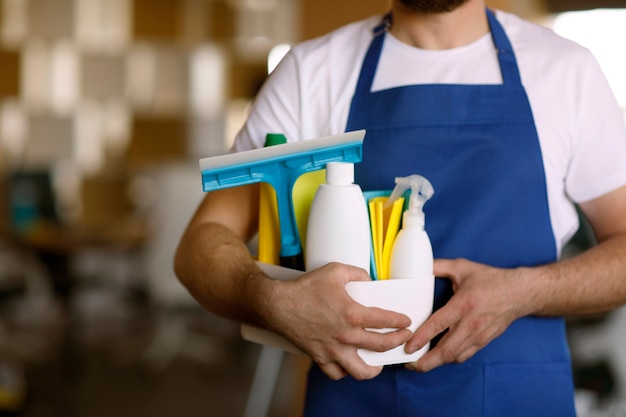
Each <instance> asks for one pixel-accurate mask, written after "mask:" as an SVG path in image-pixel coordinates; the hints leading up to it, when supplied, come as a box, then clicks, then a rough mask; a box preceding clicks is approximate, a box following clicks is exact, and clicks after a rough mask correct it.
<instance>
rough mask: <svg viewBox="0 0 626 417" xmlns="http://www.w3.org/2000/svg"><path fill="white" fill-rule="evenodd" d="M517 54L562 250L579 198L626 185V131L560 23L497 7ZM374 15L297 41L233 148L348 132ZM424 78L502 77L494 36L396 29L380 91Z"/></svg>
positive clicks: (595, 72)
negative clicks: (416, 35) (555, 26)
mask: <svg viewBox="0 0 626 417" xmlns="http://www.w3.org/2000/svg"><path fill="white" fill-rule="evenodd" d="M496 17H497V19H498V21H499V22H500V24H501V25H502V26H503V28H504V30H505V32H506V34H507V36H508V37H509V40H510V42H511V44H512V46H513V50H514V52H515V54H516V57H517V62H518V67H519V69H520V75H521V78H522V83H523V85H524V87H525V89H526V92H527V95H528V97H529V101H530V105H531V108H532V111H533V116H534V118H535V124H536V127H537V131H538V134H539V140H540V145H541V149H542V154H543V159H544V166H545V171H546V181H547V189H548V202H549V205H550V217H551V221H552V226H553V230H554V233H555V238H556V241H557V249H558V252H559V253H560V250H561V248H562V247H563V245H564V244H565V243H566V242H567V241H568V240H569V239H570V238H571V236H572V235H573V234H574V232H575V231H576V229H577V228H578V217H577V214H576V211H575V208H574V206H573V204H572V202H576V203H581V202H585V201H588V200H591V199H594V198H596V197H599V196H601V195H603V194H606V193H608V192H610V191H613V190H615V189H617V188H619V187H620V186H622V185H624V184H626V128H625V123H624V117H623V114H622V111H621V110H620V108H619V106H618V104H617V101H616V100H615V97H614V96H613V93H612V91H611V89H610V87H609V84H608V82H607V81H606V79H605V77H604V74H603V73H602V71H601V69H600V67H599V65H598V63H597V62H596V60H595V58H594V57H593V56H592V54H591V53H590V52H589V51H588V50H587V49H585V48H583V47H581V46H580V45H577V44H575V43H573V42H571V41H569V40H566V39H563V38H561V37H559V36H557V35H556V34H555V33H554V32H552V31H551V30H550V29H547V28H544V27H542V26H539V25H535V24H533V23H530V22H527V21H524V20H522V19H520V18H518V17H516V16H514V15H512V14H509V13H505V12H501V11H497V12H496ZM380 19H381V18H380V17H378V16H377V17H372V18H369V19H366V20H363V21H360V22H356V23H353V24H350V25H347V26H344V27H342V28H340V29H337V30H335V31H333V32H331V33H329V34H327V35H325V36H323V37H320V38H317V39H313V40H310V41H307V42H303V43H301V44H299V45H296V46H294V47H293V48H292V49H291V51H290V52H289V53H288V54H287V56H285V58H284V59H283V60H282V61H281V63H280V64H279V66H278V67H277V68H276V70H275V71H274V72H273V73H272V75H271V76H270V77H269V78H268V80H267V81H266V83H265V84H264V85H263V87H262V89H261V91H260V92H259V95H258V96H257V98H256V99H255V102H254V104H253V106H252V109H251V112H250V115H249V117H248V119H247V122H246V123H245V125H244V127H243V128H242V130H241V131H240V132H239V133H238V134H237V137H236V139H235V144H234V146H233V149H232V150H233V151H241V150H246V149H251V148H256V147H261V146H263V143H264V140H265V134H266V133H267V132H280V133H284V134H285V135H286V136H287V139H288V140H289V141H297V140H307V139H313V138H318V137H323V136H328V135H335V134H339V133H342V132H344V131H345V127H346V123H347V119H348V114H349V110H350V104H351V101H352V96H353V94H354V90H355V88H356V83H357V80H358V77H359V73H360V69H361V64H362V61H363V58H364V56H365V52H366V51H367V48H368V46H369V44H370V42H371V40H372V37H373V33H372V29H373V28H374V27H375V26H376V25H378V23H380ZM423 83H456V84H500V83H502V76H501V73H500V68H499V65H498V61H497V56H496V51H495V48H494V47H493V41H492V39H491V36H490V35H489V34H487V35H485V36H483V37H482V38H480V39H478V40H477V41H475V42H473V43H471V44H469V45H466V46H463V47H460V48H454V49H449V50H423V49H419V48H415V47H412V46H410V45H407V44H404V43H402V42H400V41H399V40H397V39H396V38H394V37H393V36H392V35H391V34H387V36H386V38H385V44H384V47H383V51H382V54H381V57H380V61H379V64H378V70H377V73H376V76H375V78H374V83H373V86H372V89H373V90H375V91H377V90H383V89H387V88H391V87H396V86H400V85H410V84H423Z"/></svg>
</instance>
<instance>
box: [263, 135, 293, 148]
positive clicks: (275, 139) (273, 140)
mask: <svg viewBox="0 0 626 417" xmlns="http://www.w3.org/2000/svg"><path fill="white" fill-rule="evenodd" d="M283 143H287V138H286V137H285V135H283V134H282V133H268V134H267V135H265V145H264V146H265V147H267V146H274V145H281V144H283Z"/></svg>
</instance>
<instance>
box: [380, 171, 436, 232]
mask: <svg viewBox="0 0 626 417" xmlns="http://www.w3.org/2000/svg"><path fill="white" fill-rule="evenodd" d="M395 181H396V186H395V188H394V189H393V191H392V193H391V195H390V196H389V199H388V200H387V202H386V203H385V207H387V206H389V205H391V204H393V202H394V201H395V200H396V199H398V198H399V197H400V196H401V195H402V194H404V192H405V191H406V190H408V189H409V188H410V189H411V197H410V199H409V208H408V209H407V210H406V211H405V212H404V215H403V216H402V224H403V226H402V227H415V226H421V227H424V211H423V210H422V209H423V207H424V204H425V203H426V201H428V199H430V198H431V197H432V196H433V194H435V189H434V188H433V186H432V184H431V183H430V181H428V180H427V179H426V178H424V177H422V176H421V175H417V174H414V175H410V176H408V177H396V180H395Z"/></svg>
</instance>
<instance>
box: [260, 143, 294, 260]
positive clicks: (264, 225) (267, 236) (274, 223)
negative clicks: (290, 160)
mask: <svg viewBox="0 0 626 417" xmlns="http://www.w3.org/2000/svg"><path fill="white" fill-rule="evenodd" d="M283 143H287V138H286V137H285V135H283V134H281V133H268V134H267V135H265V145H264V146H265V147H267V146H274V145H281V144H283ZM276 201H277V200H276V192H275V191H274V188H273V187H272V186H271V185H270V184H268V183H265V182H264V183H261V196H260V200H259V245H258V246H259V247H258V254H257V258H258V259H259V261H261V262H264V263H267V264H271V265H278V264H279V263H280V259H279V257H278V253H279V251H280V225H279V223H278V204H277V202H276Z"/></svg>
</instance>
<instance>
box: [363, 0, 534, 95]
mask: <svg viewBox="0 0 626 417" xmlns="http://www.w3.org/2000/svg"><path fill="white" fill-rule="evenodd" d="M486 11H487V20H488V22H489V28H490V29H491V37H492V39H493V43H494V45H495V47H496V51H497V53H498V62H499V63H500V71H501V72H502V81H503V84H510V85H521V83H522V82H521V77H520V74H519V69H518V67H517V59H516V58H515V53H514V52H513V47H512V46H511V42H510V41H509V38H508V37H507V35H506V33H505V32H504V29H503V28H502V25H500V22H498V19H496V17H495V15H494V14H493V12H492V11H491V10H490V9H488V8H487V9H486ZM391 19H392V16H391V12H389V13H387V14H386V15H385V16H384V17H383V19H382V21H381V23H380V24H379V25H377V26H376V27H375V28H374V29H373V33H374V39H372V42H371V43H370V46H369V49H368V50H367V53H366V54H365V58H364V59H363V64H362V65H361V73H360V75H359V81H358V83H357V86H356V91H355V93H356V94H358V93H369V92H370V91H371V90H372V84H373V82H374V76H375V75H376V69H377V68H378V61H379V59H380V54H381V52H382V49H383V44H384V41H385V34H386V33H387V31H388V30H389V28H390V27H391Z"/></svg>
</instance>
